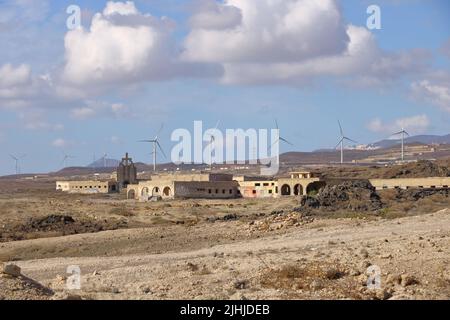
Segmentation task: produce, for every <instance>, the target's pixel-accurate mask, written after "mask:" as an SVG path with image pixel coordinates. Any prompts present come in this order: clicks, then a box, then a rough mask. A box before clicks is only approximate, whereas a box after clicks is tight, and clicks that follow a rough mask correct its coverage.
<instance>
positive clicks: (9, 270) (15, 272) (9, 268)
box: [2, 264, 21, 277]
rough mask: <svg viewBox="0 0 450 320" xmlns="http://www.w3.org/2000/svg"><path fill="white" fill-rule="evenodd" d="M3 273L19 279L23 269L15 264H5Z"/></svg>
mask: <svg viewBox="0 0 450 320" xmlns="http://www.w3.org/2000/svg"><path fill="white" fill-rule="evenodd" d="M2 273H4V274H7V275H9V276H12V277H19V276H20V275H21V269H20V267H19V266H16V265H15V264H4V265H3V266H2Z"/></svg>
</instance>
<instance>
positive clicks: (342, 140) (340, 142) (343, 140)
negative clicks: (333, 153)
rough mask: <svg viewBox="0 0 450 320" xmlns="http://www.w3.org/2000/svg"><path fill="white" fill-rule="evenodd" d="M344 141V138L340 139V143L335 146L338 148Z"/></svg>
mask: <svg viewBox="0 0 450 320" xmlns="http://www.w3.org/2000/svg"><path fill="white" fill-rule="evenodd" d="M342 141H344V138H341V140H339V142H338V144H337V145H336V147H334V148H335V149H337V148H338V147H339V145H340V144H341V143H342Z"/></svg>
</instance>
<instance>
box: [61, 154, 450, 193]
mask: <svg viewBox="0 0 450 320" xmlns="http://www.w3.org/2000/svg"><path fill="white" fill-rule="evenodd" d="M116 180H117V181H57V182H56V189H57V190H60V191H64V192H69V193H85V194H89V193H112V192H119V191H120V192H123V193H125V194H126V196H127V199H134V200H140V201H150V200H161V199H187V198H203V199H234V198H276V197H280V196H303V195H307V194H311V193H314V192H318V191H319V189H320V188H322V187H323V186H325V184H326V183H325V181H323V180H322V179H321V177H320V176H319V175H317V174H314V173H311V172H307V171H302V172H292V173H290V175H289V176H287V177H281V178H276V179H275V178H272V179H267V178H263V177H250V176H233V175H232V174H218V173H196V174H180V173H176V174H160V175H153V176H151V178H150V179H149V180H138V178H137V170H136V167H135V165H134V163H133V161H132V159H131V158H129V156H128V153H127V154H126V156H125V158H123V159H122V162H121V163H120V165H119V167H118V169H117V179H116ZM369 181H370V182H371V183H372V185H373V186H374V187H375V188H376V189H377V190H381V189H394V188H401V189H409V188H448V185H449V184H450V177H446V178H439V177H437V178H409V179H371V180H369Z"/></svg>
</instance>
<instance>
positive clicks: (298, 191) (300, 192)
mask: <svg viewBox="0 0 450 320" xmlns="http://www.w3.org/2000/svg"><path fill="white" fill-rule="evenodd" d="M294 195H296V196H301V195H303V187H302V185H301V184H296V185H295V186H294Z"/></svg>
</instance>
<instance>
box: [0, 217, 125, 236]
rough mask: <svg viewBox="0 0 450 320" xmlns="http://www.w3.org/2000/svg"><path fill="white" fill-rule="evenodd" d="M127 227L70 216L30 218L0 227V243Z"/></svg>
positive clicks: (123, 222) (120, 222)
mask: <svg viewBox="0 0 450 320" xmlns="http://www.w3.org/2000/svg"><path fill="white" fill-rule="evenodd" d="M127 227H128V225H127V222H126V221H123V220H111V221H107V220H102V221H94V220H84V221H76V220H75V219H73V218H72V217H71V216H62V215H49V216H46V217H43V218H31V219H29V220H28V221H26V222H25V223H18V224H17V223H16V224H5V225H3V226H0V242H8V241H19V240H26V239H36V238H44V237H56V236H65V235H71V234H79V233H94V232H100V231H105V230H117V229H120V228H127Z"/></svg>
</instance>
